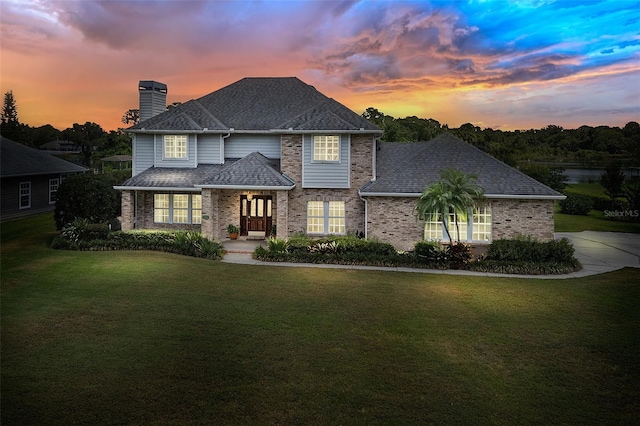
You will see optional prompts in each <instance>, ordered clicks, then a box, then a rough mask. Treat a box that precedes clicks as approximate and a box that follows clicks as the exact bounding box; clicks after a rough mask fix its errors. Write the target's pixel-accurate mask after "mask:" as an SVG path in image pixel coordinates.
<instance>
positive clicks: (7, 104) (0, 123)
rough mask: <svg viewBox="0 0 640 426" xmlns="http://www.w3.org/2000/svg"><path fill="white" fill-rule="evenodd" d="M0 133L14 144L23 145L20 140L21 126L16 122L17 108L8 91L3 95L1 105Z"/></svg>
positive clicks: (11, 92)
mask: <svg viewBox="0 0 640 426" xmlns="http://www.w3.org/2000/svg"><path fill="white" fill-rule="evenodd" d="M0 133H1V134H2V136H4V137H5V138H8V139H11V140H13V141H16V142H20V143H24V142H25V141H24V140H22V139H23V138H22V137H21V136H22V133H23V132H22V126H21V125H20V122H19V121H18V108H17V107H16V100H15V99H14V97H13V91H11V90H9V91H8V92H6V93H5V94H4V103H3V104H2V116H1V117H0Z"/></svg>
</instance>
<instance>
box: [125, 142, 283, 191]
mask: <svg viewBox="0 0 640 426" xmlns="http://www.w3.org/2000/svg"><path fill="white" fill-rule="evenodd" d="M278 168H279V162H278V161H277V160H269V159H268V158H266V157H265V156H264V155H262V154H260V153H259V152H254V153H252V154H249V155H247V156H246V157H244V158H241V159H239V160H235V161H228V162H227V163H225V164H201V165H199V166H198V167H196V168H166V167H162V168H158V167H151V168H149V169H147V170H145V171H144V172H142V173H140V174H137V175H135V176H133V177H132V178H130V179H128V180H127V181H126V182H124V183H123V184H122V185H121V186H117V187H116V189H127V190H132V189H139V190H150V189H160V190H194V191H195V190H199V189H200V188H228V189H234V188H235V189H238V188H243V189H256V190H261V189H262V190H265V189H292V188H293V187H294V186H295V182H294V181H293V180H291V179H290V178H289V177H287V176H286V175H284V174H282V173H280V172H279V171H278V170H277V169H278Z"/></svg>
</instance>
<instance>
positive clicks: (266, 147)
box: [224, 134, 280, 158]
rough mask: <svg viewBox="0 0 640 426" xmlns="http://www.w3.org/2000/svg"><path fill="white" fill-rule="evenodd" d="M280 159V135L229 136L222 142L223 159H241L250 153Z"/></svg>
mask: <svg viewBox="0 0 640 426" xmlns="http://www.w3.org/2000/svg"><path fill="white" fill-rule="evenodd" d="M256 151H257V152H259V153H260V154H262V155H264V156H265V157H267V158H280V135H250V134H248V135H243V134H237V135H231V136H229V137H228V138H227V139H225V140H224V157H225V158H243V157H246V156H247V155H249V154H251V153H252V152H256Z"/></svg>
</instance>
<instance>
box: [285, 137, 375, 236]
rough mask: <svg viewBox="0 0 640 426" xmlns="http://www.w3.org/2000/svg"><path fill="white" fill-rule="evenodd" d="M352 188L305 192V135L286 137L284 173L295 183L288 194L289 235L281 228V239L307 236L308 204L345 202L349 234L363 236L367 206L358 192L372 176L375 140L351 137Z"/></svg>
mask: <svg viewBox="0 0 640 426" xmlns="http://www.w3.org/2000/svg"><path fill="white" fill-rule="evenodd" d="M350 139H351V141H350V142H351V143H350V145H351V147H350V157H349V161H350V165H349V166H350V170H349V172H350V178H351V182H350V188H348V189H316V188H302V186H301V184H300V183H301V182H302V135H283V136H282V139H281V148H282V160H281V165H280V168H281V171H282V173H284V174H286V175H287V176H289V177H290V178H292V179H293V180H294V181H295V182H297V184H296V186H295V188H293V189H292V190H291V191H289V193H288V195H289V196H288V214H287V222H286V234H285V232H283V231H281V229H280V228H281V227H280V226H279V227H278V236H280V237H285V236H291V235H293V234H295V233H297V232H303V233H306V229H307V202H308V201H344V203H345V216H346V217H345V225H346V230H347V232H354V233H355V232H358V231H360V232H364V202H363V201H362V200H361V199H360V197H359V195H358V189H359V188H360V187H361V186H363V185H365V184H366V183H367V182H369V181H370V180H371V177H372V174H373V146H374V144H373V136H371V135H368V136H367V135H351V138H350Z"/></svg>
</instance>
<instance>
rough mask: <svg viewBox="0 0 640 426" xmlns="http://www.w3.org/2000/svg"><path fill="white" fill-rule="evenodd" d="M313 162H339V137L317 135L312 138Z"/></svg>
mask: <svg viewBox="0 0 640 426" xmlns="http://www.w3.org/2000/svg"><path fill="white" fill-rule="evenodd" d="M313 161H333V162H338V161H340V136H337V135H318V136H314V137H313Z"/></svg>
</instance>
